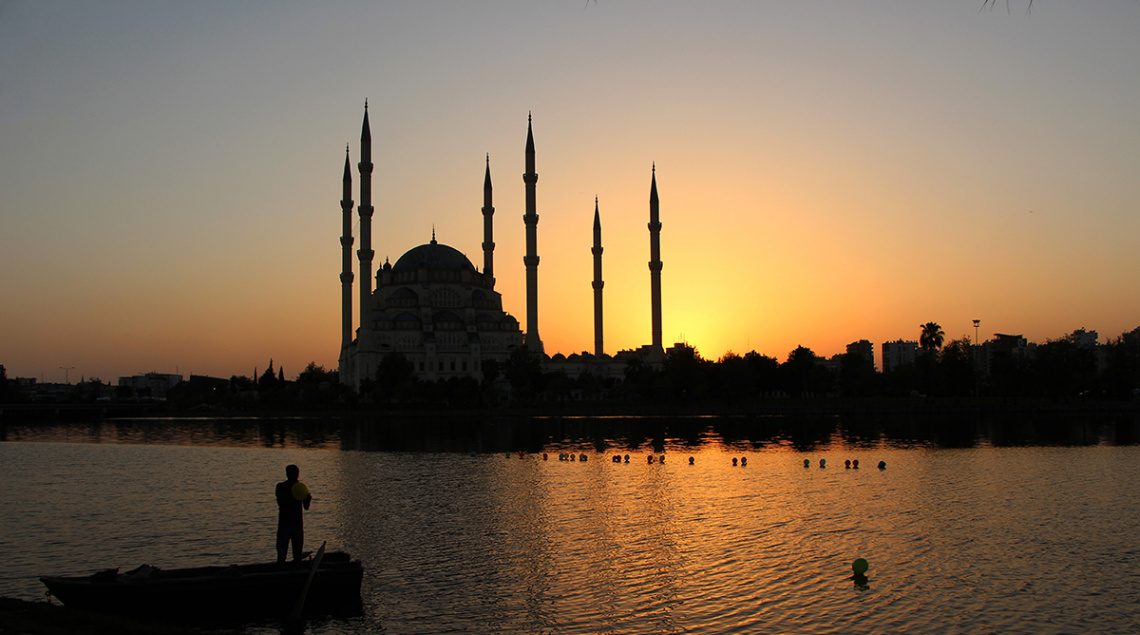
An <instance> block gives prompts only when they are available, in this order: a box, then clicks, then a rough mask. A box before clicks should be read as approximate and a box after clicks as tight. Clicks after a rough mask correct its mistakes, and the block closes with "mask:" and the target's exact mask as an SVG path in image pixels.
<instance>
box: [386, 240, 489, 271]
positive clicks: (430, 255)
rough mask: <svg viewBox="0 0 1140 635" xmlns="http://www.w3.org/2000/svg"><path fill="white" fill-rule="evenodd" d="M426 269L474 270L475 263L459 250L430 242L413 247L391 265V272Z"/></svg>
mask: <svg viewBox="0 0 1140 635" xmlns="http://www.w3.org/2000/svg"><path fill="white" fill-rule="evenodd" d="M417 269H428V270H430V271H475V265H473V264H471V261H470V260H468V259H467V256H464V255H463V254H462V253H460V252H459V250H457V249H455V248H453V247H448V246H447V245H441V244H439V243H437V242H434V241H432V242H430V243H428V244H426V245H420V246H419V247H413V248H412V249H411V250H409V251H408V252H407V253H405V254H404V255H403V256H400V259H399V260H397V261H396V264H394V265H392V271H393V272H400V271H415V270H417Z"/></svg>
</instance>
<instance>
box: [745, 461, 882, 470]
mask: <svg viewBox="0 0 1140 635" xmlns="http://www.w3.org/2000/svg"><path fill="white" fill-rule="evenodd" d="M732 464H733V465H736V459H733V460H732ZM804 467H811V459H804ZM819 467H820V468H826V467H827V459H820V460H819ZM843 467H844V468H845V469H848V470H850V469H856V470H857V469H859V459H855V460H854V461H852V460H851V459H847V460H846V461H844V462H843ZM879 469H880V470H885V469H887V462H886V461H879Z"/></svg>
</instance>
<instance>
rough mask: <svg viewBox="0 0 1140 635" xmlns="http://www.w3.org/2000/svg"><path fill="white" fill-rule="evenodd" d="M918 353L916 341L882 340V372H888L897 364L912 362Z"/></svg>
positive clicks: (896, 366)
mask: <svg viewBox="0 0 1140 635" xmlns="http://www.w3.org/2000/svg"><path fill="white" fill-rule="evenodd" d="M917 353H918V342H913V341H907V340H895V341H893V342H883V372H884V373H889V372H891V371H892V370H894V369H896V368H898V367H899V366H904V365H906V364H913V363H914V357H915V355H916V354H917Z"/></svg>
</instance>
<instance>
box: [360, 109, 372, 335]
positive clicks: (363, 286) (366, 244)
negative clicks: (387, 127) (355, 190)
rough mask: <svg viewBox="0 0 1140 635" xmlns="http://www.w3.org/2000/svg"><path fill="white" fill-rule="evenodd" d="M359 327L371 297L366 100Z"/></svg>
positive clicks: (369, 143)
mask: <svg viewBox="0 0 1140 635" xmlns="http://www.w3.org/2000/svg"><path fill="white" fill-rule="evenodd" d="M357 167H358V168H359V169H360V206H359V207H357V211H358V212H359V213H360V250H359V251H357V252H356V254H357V255H358V256H359V257H360V328H364V326H365V322H366V321H367V319H368V306H369V302H368V300H369V298H371V297H372V130H370V129H369V127H368V101H367V100H366V101H365V102H364V125H363V127H362V128H361V130H360V163H358V164H357Z"/></svg>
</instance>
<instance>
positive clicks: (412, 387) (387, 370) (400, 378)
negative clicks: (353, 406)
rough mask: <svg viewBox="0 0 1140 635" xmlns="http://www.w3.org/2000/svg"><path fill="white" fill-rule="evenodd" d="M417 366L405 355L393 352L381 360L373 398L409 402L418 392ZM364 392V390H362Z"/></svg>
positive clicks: (377, 370) (372, 386) (373, 389)
mask: <svg viewBox="0 0 1140 635" xmlns="http://www.w3.org/2000/svg"><path fill="white" fill-rule="evenodd" d="M418 383H419V382H418V381H417V380H416V372H415V366H414V365H412V362H411V360H409V359H408V358H407V357H405V356H404V354H403V353H400V352H398V351H392V352H389V353H386V354H385V355H384V357H382V358H380V364H379V365H378V366H377V367H376V383H375V384H372V385H371V386H370V388H371V389H372V390H371V392H372V397H373V399H375V400H377V401H407V400H409V399H412V398H414V396H415V395H416V394H417V392H418V388H419V386H418ZM361 392H363V389H362V390H361Z"/></svg>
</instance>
